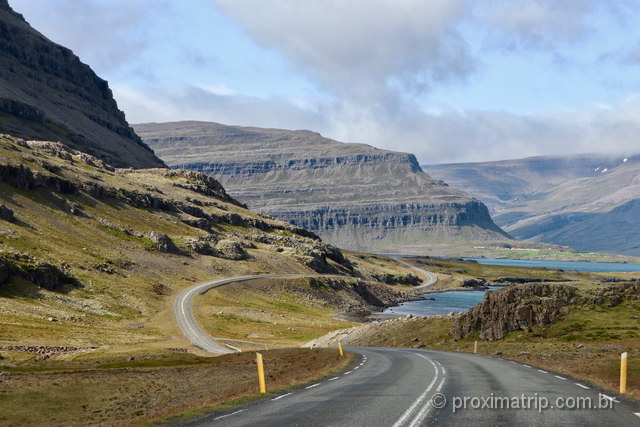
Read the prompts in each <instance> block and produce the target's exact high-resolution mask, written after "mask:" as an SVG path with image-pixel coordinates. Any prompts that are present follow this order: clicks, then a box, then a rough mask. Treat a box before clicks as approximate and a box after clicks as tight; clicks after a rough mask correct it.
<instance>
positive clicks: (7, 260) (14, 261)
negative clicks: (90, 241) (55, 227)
mask: <svg viewBox="0 0 640 427" xmlns="http://www.w3.org/2000/svg"><path fill="white" fill-rule="evenodd" d="M12 276H19V277H21V278H23V279H24V280H27V281H29V282H31V283H33V284H34V285H37V286H39V287H41V288H44V289H46V290H48V291H59V290H61V289H62V288H63V287H64V286H65V285H69V286H73V287H80V286H82V284H81V283H80V281H78V279H76V278H75V277H73V276H72V275H71V274H70V273H69V272H67V271H65V270H64V269H62V268H60V267H58V266H56V265H53V264H50V263H48V262H46V261H42V260H39V259H37V258H34V257H32V256H30V255H28V254H20V253H8V252H0V284H3V283H6V282H7V281H8V280H9V279H10V278H11V277H12ZM3 278H4V280H3Z"/></svg>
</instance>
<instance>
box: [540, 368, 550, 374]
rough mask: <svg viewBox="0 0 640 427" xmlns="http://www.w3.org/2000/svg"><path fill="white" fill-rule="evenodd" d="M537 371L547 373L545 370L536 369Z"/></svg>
mask: <svg viewBox="0 0 640 427" xmlns="http://www.w3.org/2000/svg"><path fill="white" fill-rule="evenodd" d="M538 372H542V373H543V374H548V372H547V371H543V370H542V369H538Z"/></svg>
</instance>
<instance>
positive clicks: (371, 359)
mask: <svg viewBox="0 0 640 427" xmlns="http://www.w3.org/2000/svg"><path fill="white" fill-rule="evenodd" d="M350 350H351V351H353V352H355V353H357V354H358V355H359V360H358V362H356V365H355V366H353V367H352V368H351V369H349V370H348V371H346V372H342V373H339V374H337V375H335V376H332V377H328V378H325V379H324V380H321V381H318V382H314V383H310V384H308V385H306V386H304V387H301V388H298V389H295V390H290V391H289V392H287V393H284V394H280V395H273V396H269V397H267V398H265V399H261V400H258V401H255V402H252V403H250V404H245V405H241V406H236V407H233V408H231V409H226V410H223V411H216V412H212V413H209V414H205V415H202V416H200V417H199V418H195V419H191V420H190V421H189V422H185V423H182V424H180V425H185V426H209V425H212V426H393V427H399V426H417V425H453V426H458V425H466V426H471V425H473V426H520V425H524V426H556V425H565V426H634V425H640V405H638V404H637V403H634V402H630V401H626V400H622V399H620V398H617V397H616V396H614V395H611V394H610V393H609V395H606V394H604V393H603V392H601V391H599V390H596V389H594V388H593V387H592V386H591V385H589V384H587V383H585V382H581V381H577V380H575V379H573V378H570V377H568V376H562V375H558V374H555V373H553V372H549V371H544V370H541V369H537V368H534V367H529V366H527V365H523V364H520V363H516V362H512V361H508V360H503V359H498V358H493V357H489V356H482V355H473V354H466V353H450V352H438V351H430V350H413V349H390V348H375V349H374V348H356V349H350ZM265 367H266V369H267V371H268V369H269V361H268V359H267V360H265ZM267 388H268V384H267ZM434 396H435V397H434ZM465 397H467V400H466V408H464V407H463V405H464V403H463V402H464V398H465ZM501 398H507V399H509V400H510V405H512V407H511V408H505V405H506V403H504V401H503V400H498V399H501ZM483 399H484V400H483ZM544 399H546V400H544ZM558 399H563V400H562V401H560V400H558ZM587 399H590V402H591V403H590V404H589V405H588V402H589V400H587ZM445 400H446V403H445ZM454 402H455V405H454ZM500 402H502V403H500ZM516 402H517V403H516ZM545 402H546V403H545ZM578 402H582V403H580V405H582V406H583V407H584V405H587V406H589V407H590V406H593V409H559V408H557V405H558V404H563V405H565V406H567V405H568V406H575V405H578ZM443 403H444V405H443ZM483 405H485V406H484V407H482V406H483ZM501 405H502V408H501V407H500V406H501ZM526 405H528V407H527V408H524V406H526ZM454 406H456V408H455V411H454ZM515 406H517V409H513V408H514V407H515ZM542 406H547V408H546V409H542ZM601 406H606V407H607V408H606V409H605V408H601V409H596V408H598V407H601ZM552 407H553V409H552Z"/></svg>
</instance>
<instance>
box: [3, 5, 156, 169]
mask: <svg viewBox="0 0 640 427" xmlns="http://www.w3.org/2000/svg"><path fill="white" fill-rule="evenodd" d="M0 133H7V134H11V135H14V136H17V137H20V138H26V139H34V140H53V141H60V142H63V143H65V144H66V145H68V146H70V147H72V148H74V149H79V150H81V151H84V152H86V153H88V154H91V155H94V156H95V157H97V158H99V159H101V160H105V161H107V162H108V163H110V164H113V165H114V166H118V167H135V168H145V167H146V168H149V167H164V166H165V165H164V163H163V162H162V161H161V160H160V159H158V158H157V157H156V156H155V154H154V153H153V151H152V150H151V149H150V148H149V147H148V146H147V145H146V144H144V142H143V141H142V140H141V139H140V138H139V137H138V136H137V135H136V133H135V132H134V130H133V129H132V128H131V126H129V124H128V123H127V121H126V119H125V115H124V113H123V112H122V111H121V110H120V109H119V108H118V105H117V103H116V101H115V100H114V98H113V93H112V91H111V89H110V88H109V85H108V83H107V82H106V81H105V80H103V79H101V78H100V77H98V76H97V75H96V74H95V73H94V72H93V70H92V69H91V67H89V66H88V65H86V64H84V63H82V62H81V61H80V59H79V58H78V57H77V56H76V55H75V54H74V53H73V52H72V51H71V50H70V49H67V48H66V47H63V46H60V45H58V44H56V43H54V42H52V41H51V40H49V39H47V38H46V37H45V36H43V35H42V34H41V33H39V32H38V31H37V30H35V29H33V28H32V27H31V26H30V25H29V23H28V22H27V21H26V20H25V19H24V17H23V16H22V15H21V14H19V13H17V12H15V11H14V10H13V9H12V8H11V7H10V5H9V3H8V1H7V0H0Z"/></svg>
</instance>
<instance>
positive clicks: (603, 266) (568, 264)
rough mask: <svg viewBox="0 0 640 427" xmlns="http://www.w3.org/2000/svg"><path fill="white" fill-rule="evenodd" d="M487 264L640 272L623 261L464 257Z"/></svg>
mask: <svg viewBox="0 0 640 427" xmlns="http://www.w3.org/2000/svg"><path fill="white" fill-rule="evenodd" d="M464 259H465V260H469V261H476V262H478V263H479V264H485V265H501V266H506V267H530V268H549V269H553V270H568V271H571V270H575V271H587V272H590V273H635V272H640V264H626V263H622V262H585V261H545V260H528V259H526V260H525V259H499V258H464Z"/></svg>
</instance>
